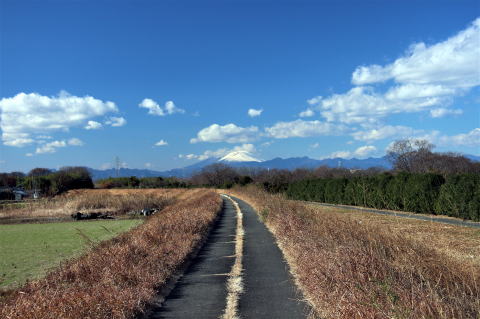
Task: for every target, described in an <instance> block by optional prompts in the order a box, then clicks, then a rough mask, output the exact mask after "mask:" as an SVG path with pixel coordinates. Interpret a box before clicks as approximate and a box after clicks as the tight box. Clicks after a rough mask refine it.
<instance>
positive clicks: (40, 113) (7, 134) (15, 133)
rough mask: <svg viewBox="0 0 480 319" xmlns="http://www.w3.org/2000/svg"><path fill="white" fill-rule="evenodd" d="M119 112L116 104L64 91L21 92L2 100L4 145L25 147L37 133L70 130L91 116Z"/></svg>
mask: <svg viewBox="0 0 480 319" xmlns="http://www.w3.org/2000/svg"><path fill="white" fill-rule="evenodd" d="M117 111H118V109H117V106H116V105H115V103H113V102H110V101H106V102H104V101H102V100H99V99H95V98H93V97H91V96H84V97H78V96H73V95H70V94H69V93H67V92H64V91H62V92H60V93H59V94H58V95H57V96H43V95H40V94H38V93H29V94H27V93H23V92H22V93H19V94H17V95H15V96H14V97H10V98H3V99H1V100H0V114H1V116H0V128H1V130H2V140H3V143H4V144H5V145H9V146H18V147H21V146H25V145H28V144H32V143H34V142H35V139H36V136H35V135H41V134H45V133H49V132H54V131H67V130H68V129H69V128H70V127H74V126H80V125H84V123H85V121H86V120H88V119H90V118H93V117H96V116H101V115H104V114H106V113H109V112H117Z"/></svg>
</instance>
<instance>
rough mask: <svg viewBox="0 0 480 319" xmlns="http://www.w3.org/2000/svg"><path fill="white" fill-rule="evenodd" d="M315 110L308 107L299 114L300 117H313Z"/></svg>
mask: <svg viewBox="0 0 480 319" xmlns="http://www.w3.org/2000/svg"><path fill="white" fill-rule="evenodd" d="M314 115H315V112H314V111H313V110H312V109H306V110H305V111H302V112H300V113H299V114H298V116H300V117H311V116H314Z"/></svg>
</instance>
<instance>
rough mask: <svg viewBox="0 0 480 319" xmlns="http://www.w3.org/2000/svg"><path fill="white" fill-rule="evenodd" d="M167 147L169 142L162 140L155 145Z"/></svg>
mask: <svg viewBox="0 0 480 319" xmlns="http://www.w3.org/2000/svg"><path fill="white" fill-rule="evenodd" d="M166 145H168V142H167V141H164V140H160V141H158V142H157V143H155V146H166Z"/></svg>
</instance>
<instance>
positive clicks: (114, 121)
mask: <svg viewBox="0 0 480 319" xmlns="http://www.w3.org/2000/svg"><path fill="white" fill-rule="evenodd" d="M105 124H107V125H110V126H113V127H120V126H124V125H125V124H127V120H126V119H124V118H123V117H116V116H112V117H110V118H109V119H108V120H106V121H105Z"/></svg>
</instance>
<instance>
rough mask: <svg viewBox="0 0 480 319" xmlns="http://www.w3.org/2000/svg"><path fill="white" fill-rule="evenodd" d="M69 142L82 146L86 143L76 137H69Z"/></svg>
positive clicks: (69, 143)
mask: <svg viewBox="0 0 480 319" xmlns="http://www.w3.org/2000/svg"><path fill="white" fill-rule="evenodd" d="M67 144H68V145H72V146H82V145H83V144H84V143H83V142H82V141H81V140H80V139H78V138H76V137H74V138H71V139H69V140H68V142H67Z"/></svg>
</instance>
